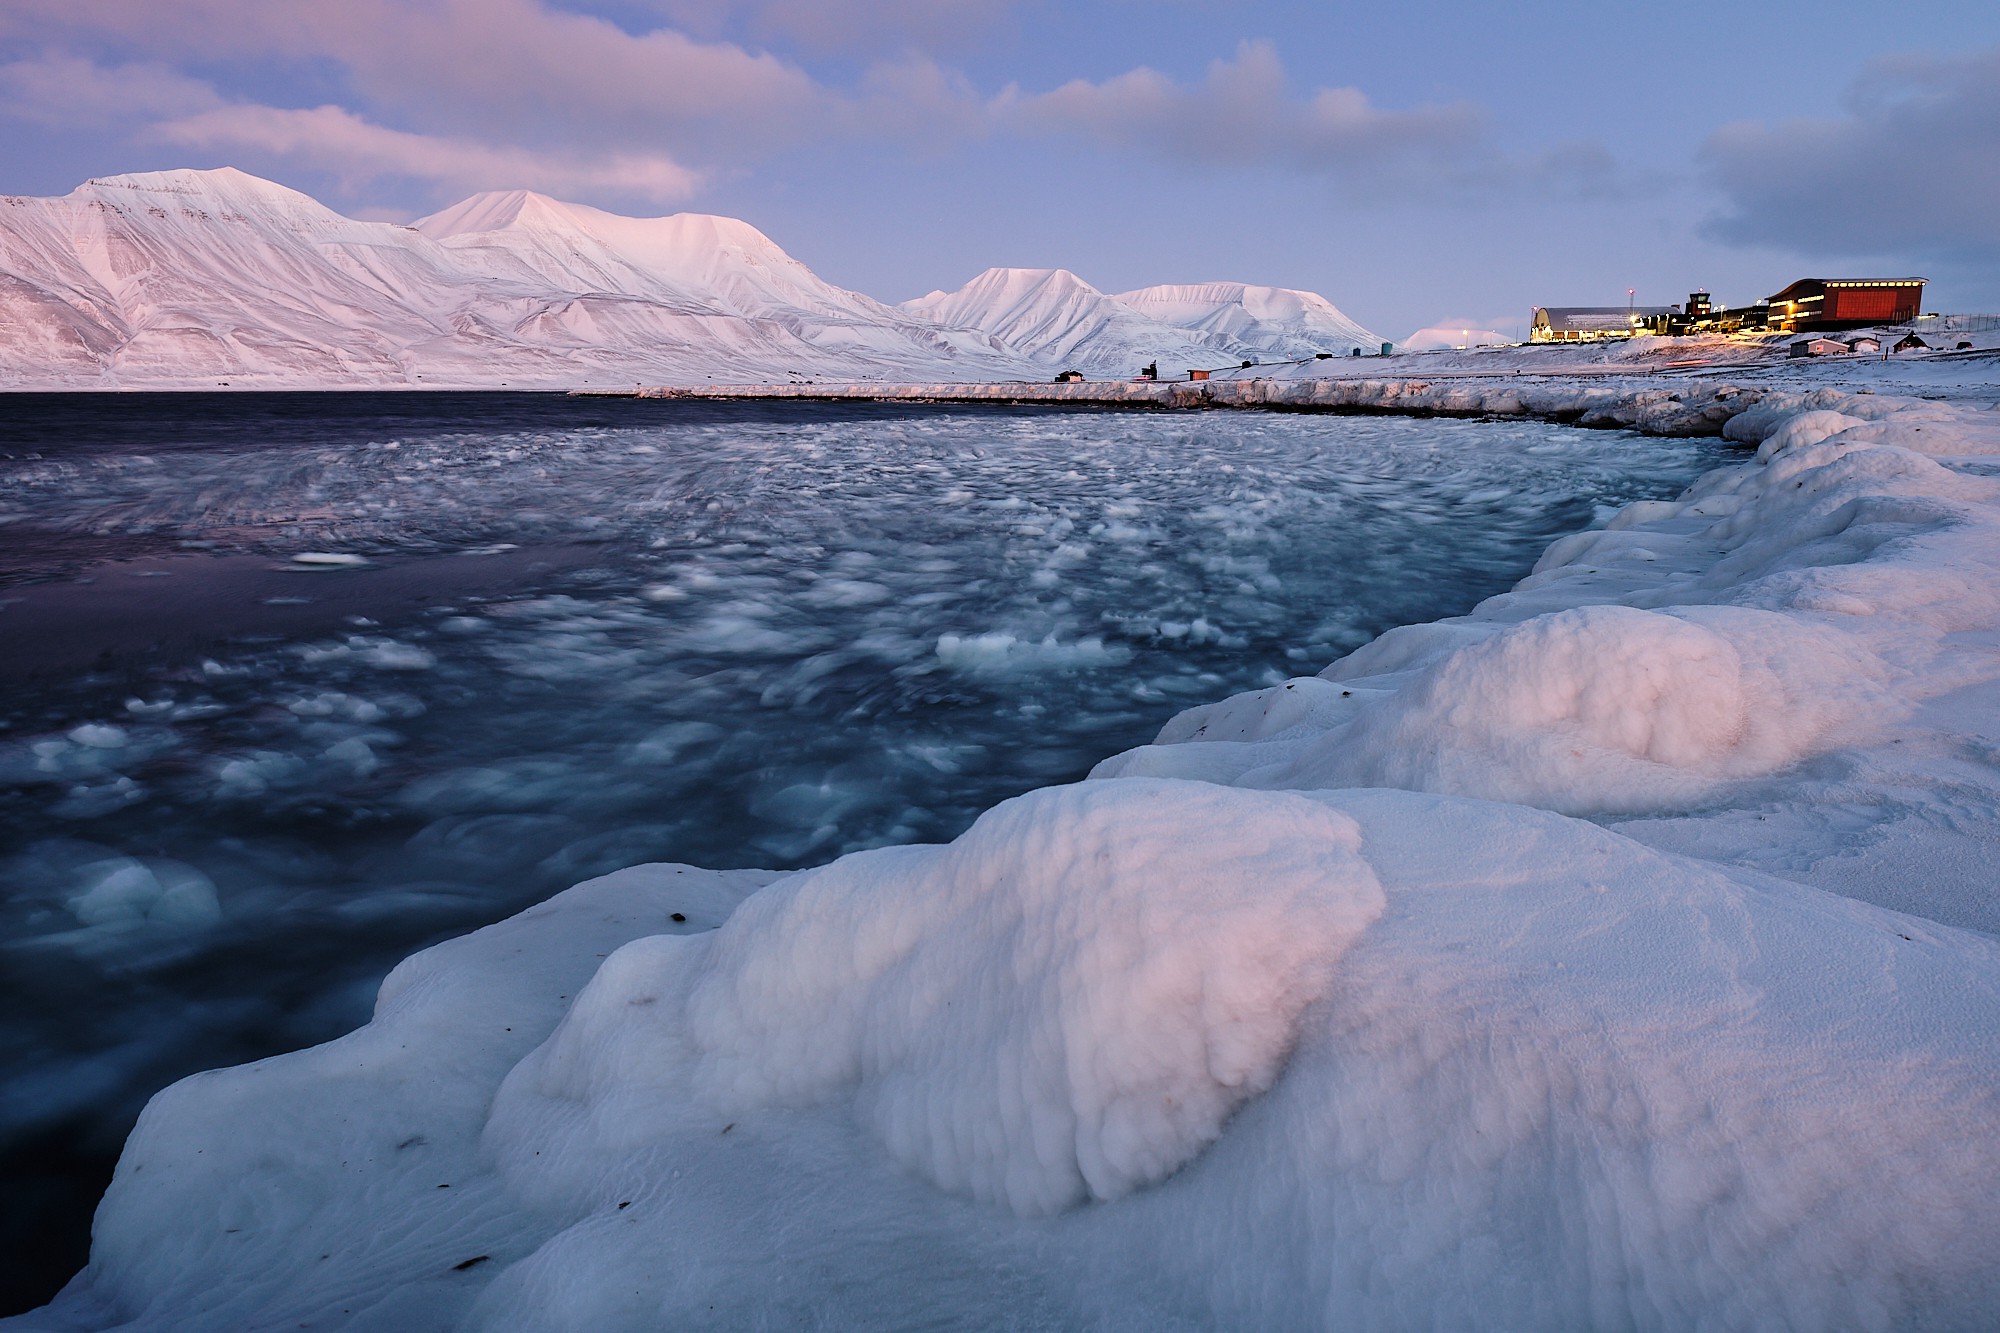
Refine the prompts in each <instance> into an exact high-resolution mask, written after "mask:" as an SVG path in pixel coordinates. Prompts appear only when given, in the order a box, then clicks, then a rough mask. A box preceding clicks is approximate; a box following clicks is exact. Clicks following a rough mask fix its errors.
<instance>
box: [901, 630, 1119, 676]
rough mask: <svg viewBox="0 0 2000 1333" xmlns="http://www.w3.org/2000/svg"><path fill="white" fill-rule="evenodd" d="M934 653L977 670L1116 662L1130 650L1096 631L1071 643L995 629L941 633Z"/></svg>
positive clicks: (1046, 668) (1059, 667)
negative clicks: (1107, 640) (1104, 638)
mask: <svg viewBox="0 0 2000 1333" xmlns="http://www.w3.org/2000/svg"><path fill="white" fill-rule="evenodd" d="M937 656H938V660H939V661H940V662H942V663H944V664H945V665H946V666H947V667H950V668H951V669H952V670H954V671H965V672H970V673H974V674H980V673H986V672H1012V671H1059V670H1064V669H1069V668H1078V667H1082V668H1091V667H1104V666H1117V665H1119V664H1121V663H1124V662H1127V661H1130V660H1131V657H1132V652H1131V650H1130V649H1129V648H1125V647H1122V646H1120V645H1117V644H1107V643H1105V642H1104V640H1103V639H1100V638H1098V637H1097V636H1096V635H1089V636H1087V637H1085V638H1082V639H1078V640H1077V641H1075V642H1074V643H1063V642H1061V641H1060V640H1058V639H1057V638H1056V636H1055V635H1053V634H1050V635H1047V636H1045V637H1044V638H1042V639H1041V640H1039V641H1037V640H1032V639H1019V638H1016V637H1015V636H1013V635H1012V634H1007V633H1004V632H1000V631H994V632H990V633H986V634H970V635H961V634H940V635H939V636H938V641H937Z"/></svg>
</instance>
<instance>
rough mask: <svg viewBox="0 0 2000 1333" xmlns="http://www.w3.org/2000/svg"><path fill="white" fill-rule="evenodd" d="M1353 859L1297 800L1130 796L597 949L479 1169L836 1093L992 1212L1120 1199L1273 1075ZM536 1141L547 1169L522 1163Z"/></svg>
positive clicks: (556, 1167) (1357, 868)
mask: <svg viewBox="0 0 2000 1333" xmlns="http://www.w3.org/2000/svg"><path fill="white" fill-rule="evenodd" d="M1357 841H1358V838H1357V835H1356V832H1355V829H1354V826H1353V823H1352V822H1351V821H1349V820H1347V819H1345V818H1343V817H1342V816H1340V815H1337V814H1335V813H1333V812H1331V811H1329V810H1327V809H1325V808H1324V807H1323V806H1318V805H1315V804H1313V803H1311V802H1308V801H1303V800H1298V799H1280V800H1277V801H1271V800H1257V799H1252V798H1250V797H1248V796H1247V795H1244V794H1239V793H1232V792H1227V791H1224V790H1222V789H1218V788H1206V787H1188V786H1185V785H1180V784H1159V783H1144V784H1137V785H1135V786H1133V787H1132V788H1130V789H1129V790H1128V789H1125V788H1123V787H1119V788H1097V789H1085V788H1067V789H1052V790H1049V791H1046V792H1040V793H1036V794H1034V795H1031V796H1028V797H1023V798H1021V799H1020V800H1016V801H1012V802H1009V803H1008V804H1006V805H1003V806H1001V807H1000V808H998V809H997V810H995V811H993V812H992V813H990V814H989V815H987V816H986V817H984V818H983V819H981V820H980V821H979V822H978V823H977V824H976V825H974V827H973V828H972V829H971V830H970V831H969V832H968V833H966V834H965V836H964V837H962V838H960V839H959V840H958V842H956V843H954V844H952V845H951V846H950V847H946V848H936V847H899V848H886V849H882V850H879V851H872V852H864V853H858V854H856V855H853V856H848V857H844V858H842V859H841V860H839V861H837V862H835V863H833V864H832V865H829V866H826V867H824V868H822V869H819V870H814V871H808V872H804V873H801V874H798V875H795V876H793V877H791V878H789V879H787V880H786V881H784V883H783V884H782V885H779V886H774V887H773V888H771V889H770V890H769V891H767V892H765V893H762V894H758V895H757V896H756V897H754V898H752V899H751V900H750V901H749V902H747V903H746V904H744V906H743V907H742V908H740V909H739V910H738V911H737V913H736V915H735V916H734V917H733V918H732V919H731V920H730V921H729V922H728V924H727V925H725V926H724V927H723V928H722V929H721V930H718V931H716V932H715V933H714V934H713V935H711V936H706V937H703V938H700V939H683V938H677V937H673V936H659V937H655V938H653V939H647V940H640V941H638V942H635V943H633V944H629V945H627V946H625V947H624V948H623V949H621V950H619V951H618V952H617V953H615V954H613V955H612V956H611V957H610V958H609V959H608V960H607V961H606V962H605V963H604V965H603V966H602V967H601V968H599V969H598V972H597V975H596V977H595V978H594V979H593V980H592V981H591V983H590V985H589V986H588V987H586V988H585V990H584V992H583V994H582V995H580V996H579V997H578V998H577V1000H576V1003H575V1004H574V1005H573V1006H572V1007H571V1009H570V1012H569V1015H568V1016H567V1017H566V1018H565V1019H564V1020H563V1022H562V1024H561V1025H560V1026H559V1027H558V1028H557V1029H556V1032H555V1035H554V1036H553V1037H551V1038H550V1040H549V1042H548V1043H547V1044H546V1045H545V1046H544V1047H543V1048H542V1049H541V1050H540V1051H538V1052H537V1053H536V1054H535V1055H534V1056H532V1057H530V1058H529V1059H528V1060H526V1061H524V1062H523V1063H522V1064H521V1066H520V1067H519V1068H517V1069H516V1070H515V1071H514V1074H513V1075H512V1076H511V1077H510V1078H509V1079H508V1081H507V1083H506V1085H505V1086H504V1087H503V1088H502V1089H501V1094H500V1097H499V1100H498V1101H497V1102H496V1103H495V1105H494V1110H493V1118H492V1122H491V1124H490V1126H489V1128H488V1131H487V1145H488V1148H489V1149H490V1150H491V1151H492V1153H493V1155H494V1156H495V1158H496V1160H497V1161H498V1162H499V1163H500V1166H501V1169H502V1172H503V1174H504V1175H505V1176H506V1177H507V1179H508V1180H509V1181H510V1183H512V1184H514V1185H516V1186H517V1187H519V1188H521V1189H523V1190H524V1191H525V1192H528V1193H530V1194H533V1195H535V1196H537V1197H540V1196H542V1195H545V1194H554V1195H557V1196H563V1195H565V1194H566V1193H567V1191H568V1190H569V1188H570V1186H572V1185H573V1184H574V1182H575V1179H576V1177H575V1167H576V1164H577V1162H576V1153H577V1152H578V1151H591V1152H592V1155H595V1156H598V1157H599V1158H601V1159H609V1160H611V1161H615V1160H616V1158H617V1157H618V1156H619V1155H620V1154H623V1153H628V1152H630V1151H632V1150H633V1149H634V1148H635V1147H636V1146H638V1145H641V1144H643V1143H645V1142H646V1141H648V1140H649V1139H650V1138H652V1137H653V1136H654V1135H665V1134H671V1133H672V1132H673V1131H674V1130H675V1129H677V1128H679V1127H680V1126H681V1125H682V1124H683V1123H684V1121H685V1117H686V1115H687V1114H689V1113H690V1112H689V1110H688V1108H689V1107H691V1106H692V1107H699V1108H701V1110H702V1111H703V1112H705V1113H709V1114H712V1115H713V1116H720V1117H724V1118H741V1117H746V1116H749V1115H752V1114H754V1113H755V1112H757V1111H758V1110H760V1109H764V1108H768V1107H786V1106H812V1105H818V1104H821V1103H827V1102H831V1101H836V1100H839V1101H846V1102H850V1103H851V1104H852V1106H853V1108H854V1114H855V1115H856V1117H857V1118H858V1119H859V1120H860V1121H861V1122H862V1123H865V1124H867V1125H869V1126H870V1127H871V1128H872V1129H873V1130H874V1132H875V1133H876V1134H877V1135H878V1136H879V1137H880V1139H881V1140H882V1142H883V1144H884V1145H885V1147H886V1148H887V1149H888V1152H889V1155H890V1156H891V1157H892V1158H893V1159H894V1160H895V1161H897V1162H898V1163H900V1164H901V1165H903V1166H904V1167H905V1168H907V1169H909V1170H911V1171H913V1172H915V1173H916V1174H918V1175H920V1176H922V1177H924V1178H925V1179H928V1180H930V1181H932V1182H933V1183H934V1184H936V1185H938V1186H939V1187H940V1188H942V1189H945V1190H949V1191H951V1192H952V1193H955V1194H964V1195H969V1196H971V1197H972V1198H975V1199H980V1200H982V1201H987V1202H994V1203H998V1204H1001V1205H1003V1206H1005V1207H1007V1208H1010V1209H1012V1210H1013V1211H1015V1212H1017V1213H1020V1214H1022V1215H1036V1214H1043V1213H1051V1212H1056V1211H1060V1210H1061V1209H1063V1208H1067V1207H1070V1206H1073V1205H1074V1204H1076V1203H1078V1202H1081V1201H1083V1200H1085V1199H1115V1198H1119V1197H1122V1196H1123V1195H1126V1194H1129V1193H1131V1192H1132V1191H1133V1190H1134V1189H1137V1188H1139V1187H1141V1186H1144V1185H1148V1184H1152V1183H1154V1182H1156V1181H1158V1180H1160V1179H1162V1178H1163V1177H1165V1176H1167V1175H1168V1174H1170V1173H1172V1172H1173V1171H1174V1170H1176V1169H1177V1168H1179V1167H1180V1166H1181V1165H1182V1164H1183V1163H1184V1162H1185V1161H1186V1160H1187V1159H1188V1158H1189V1157H1191V1156H1193V1155H1194V1153H1195V1152H1197V1151H1199V1150H1200V1149H1201V1148H1202V1147H1203V1146H1204V1145H1206V1144H1207V1143H1209V1142H1210V1141H1211V1140H1213V1139H1214V1138H1215V1136H1216V1135H1217V1134H1218V1133H1220V1131H1221V1126H1222V1122H1223V1120H1224V1119H1225V1118H1227V1116H1228V1115H1229V1114H1230V1112H1232V1111H1233V1110H1234V1109H1235V1108H1236V1107H1237V1106H1238V1105H1239V1104H1240V1103H1241V1102H1242V1101H1243V1100H1244V1099H1245V1098H1247V1097H1250V1096H1253V1095H1255V1094H1256V1093H1258V1092H1261V1091H1263V1090H1264V1089H1265V1088H1267V1087H1269V1086H1270V1084H1271V1081H1272V1080H1273V1079H1274V1078H1275V1077H1276V1074H1277V1070H1278V1067H1279V1065H1280V1063H1281V1061H1282V1060H1283V1058H1284V1055H1285V1054H1286V1052H1287V1051H1288V1050H1289V1049H1290V1047H1291V1044H1292V1039H1293V1028H1294V1024H1295V1022H1296V1019H1297V1017H1298V1014H1299V1011H1300V1010H1301V1009H1302V1008H1303V1007H1304V1006H1305V1005H1306V1004H1307V1003H1308V1002H1310V1001H1311V1000H1312V999H1314V998H1315V997H1316V996H1317V995H1318V994H1319V993H1320V992H1321V990H1323V989H1324V987H1325V985H1326V983H1327V980H1328V976H1329V973H1330V969H1331V967H1332V965H1333V963H1334V962H1335V961H1336V960H1337V959H1338V958H1339V957H1340V955H1341V953H1343V952H1344V951H1345V949H1346V947H1347V946H1348V944H1349V943H1351V942H1352V940H1353V939H1354V937H1355V936H1356V935H1358V934H1359V933H1360V931H1361V930H1362V928H1363V927H1364V926H1366V925H1367V923H1368V922H1369V921H1370V920H1371V919H1373V918H1374V916H1375V915H1377V914H1378V913H1379V912H1380V911H1381V906H1382V896H1381V889H1380V887H1379V886H1378V885H1377V884H1376V883H1375V879H1374V876H1373V875H1372V874H1371V873H1370V872H1369V871H1368V869H1367V866H1366V864H1365V863H1363V862H1362V861H1361V860H1360V859H1359V858H1358V857H1357V856H1356V855H1355V854H1354V853H1355V847H1356V843H1357ZM661 1108H670V1109H667V1110H665V1111H664V1113H663V1111H662V1109H661ZM558 1127H560V1128H558ZM551 1137H561V1138H565V1139H567V1140H568V1142H569V1143H570V1144H571V1151H570V1153H568V1154H565V1155H564V1156H563V1157H562V1158H561V1159H558V1160H551V1159H549V1158H547V1157H544V1156H540V1155H538V1153H539V1150H540V1148H541V1147H543V1146H544V1145H546V1144H547V1143H548V1142H549V1141H550V1139H551ZM585 1143H588V1144H590V1145H591V1149H590V1150H583V1149H579V1148H578V1146H577V1145H580V1144H585ZM590 1174H594V1173H590Z"/></svg>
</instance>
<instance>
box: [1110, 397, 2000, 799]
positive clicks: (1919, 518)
mask: <svg viewBox="0 0 2000 1333" xmlns="http://www.w3.org/2000/svg"><path fill="white" fill-rule="evenodd" d="M1858 402H1859V404H1860V405H1861V410H1868V411H1873V410H1876V408H1875V405H1874V404H1872V403H1869V402H1868V400H1866V399H1862V400H1858ZM1801 407H1803V408H1804V409H1805V410H1799V409H1800V408H1801ZM1738 419H1739V420H1740V419H1741V418H1738ZM1925 424H1928V425H1929V426H1930V428H1931V438H1932V439H1935V440H1936V441H1937V443H1938V444H1939V445H1940V446H1942V447H1943V448H1944V449H1945V450H1946V451H1950V450H1951V449H1952V448H1953V446H1954V443H1955V442H1957V441H1958V440H1959V438H1960V437H1958V436H1957V435H1955V434H1954V432H1952V431H1951V430H1949V429H1947V428H1945V427H1946V426H1947V424H1948V418H1946V417H1945V416H1943V415H1941V414H1939V413H1938V412H1936V411H1935V410H1934V409H1933V408H1932V407H1931V406H1930V405H1917V404H1908V405H1904V406H1902V407H1901V408H1900V409H1897V410H1892V411H1890V412H1888V413H1886V414H1883V415H1881V416H1878V417H1877V418H1876V419H1874V420H1865V419H1863V418H1861V417H1859V416H1856V415H1851V414H1845V413H1842V412H1836V411H1832V410H1828V409H1826V408H1824V407H1818V406H1807V405H1804V404H1797V403H1794V404H1793V411H1792V412H1791V413H1790V414H1769V415H1768V416H1767V418H1766V425H1765V427H1764V429H1765V430H1766V431H1767V432H1768V434H1767V436H1766V438H1765V440H1764V443H1763V447H1762V449H1761V450H1760V453H1759V461H1758V462H1756V463H1751V464H1747V465H1743V466H1738V467H1732V468H1722V469H1718V470H1716V471H1714V472H1711V473H1709V474H1708V475H1707V476H1705V477H1703V478H1702V479H1701V480H1700V481H1699V482H1697V483H1696V484H1695V486H1694V487H1692V488H1691V489H1690V490H1689V491H1688V493H1687V494H1686V495H1685V496H1683V497H1682V498H1681V499H1680V500H1679V501H1648V502H1644V503H1642V504H1640V505H1635V506H1633V507H1632V508H1631V509H1630V510H1628V511H1626V512H1625V513H1623V514H1621V515H1620V516H1619V517H1618V518H1616V519H1614V520H1613V521H1612V522H1611V523H1609V524H1608V525H1607V526H1606V527H1605V528H1603V529H1598V530H1593V531H1588V532H1582V533H1577V534H1574V535H1573V536H1570V537H1565V538H1563V539H1562V540H1560V541H1558V542H1556V543H1555V544H1554V545H1553V546H1551V547H1550V548H1549V551H1548V553H1547V554H1546V555H1544V556H1543V557H1542V560H1541V561H1540V562H1539V563H1538V564H1537V565H1536V567H1535V571H1534V573H1533V574H1532V575H1531V576H1530V577H1529V578H1528V579H1526V580H1524V581H1523V582H1522V583H1521V584H1520V585H1519V586H1518V587H1517V588H1515V589H1514V590H1513V591H1511V592H1508V593H1505V594H1502V595H1500V596H1498V597H1494V598H1490V599H1488V600H1487V601H1486V602H1484V603H1482V604H1481V605H1480V606H1479V607H1478V608H1476V609H1475V610H1474V611H1473V612H1472V613H1471V614H1470V615H1467V616H1463V617H1459V618H1457V619H1455V620H1448V621H1441V622H1438V623H1435V624H1429V625H1415V626H1407V627H1403V628H1399V629H1395V630H1391V631H1389V632H1388V633H1386V634H1384V635H1382V636H1381V637H1380V638H1379V639H1377V640H1375V641H1374V642H1373V643H1370V644H1368V645H1366V646H1364V647H1362V648H1360V649H1358V650H1357V651H1355V652H1354V653H1352V654H1350V655H1349V656H1347V657H1346V658H1343V659H1342V660H1340V661H1338V662H1336V663H1334V664H1333V665H1332V666H1330V667H1328V668H1327V669H1326V670H1325V671H1323V672H1321V673H1320V677H1319V678H1307V679H1301V680H1294V681H1290V682H1287V683H1286V684H1284V685H1280V686H1273V687H1271V688H1269V689H1265V690H1260V691H1254V692H1251V693H1248V694H1244V695H1239V696H1236V697H1235V698H1232V699H1226V700H1223V701H1220V702H1218V703H1212V704H1205V705H1202V706H1200V707H1197V708H1194V709H1191V710H1189V711H1187V712H1186V713H1183V714H1181V715H1180V716H1179V717H1177V718H1175V719H1174V720H1173V721H1171V722H1169V723H1168V724H1167V725H1166V726H1165V727H1164V728H1163V729H1162V731H1161V733H1160V736H1159V738H1158V740H1157V741H1156V742H1155V743H1154V744H1153V745H1151V746H1146V747H1141V748H1140V749H1138V750H1134V751H1129V752H1127V753H1126V754H1123V755H1119V756H1116V757H1114V758H1112V759H1109V760H1106V761H1105V762H1104V763H1103V764H1100V765H1099V766H1098V768H1097V770H1096V773H1095V776H1098V777H1124V776H1136V775H1151V776H1174V777H1184V778H1200V779H1203V780H1207V781H1214V782H1227V783H1238V784H1241V785H1244V786H1250V787H1264V788H1295V789H1303V790H1312V789H1317V788H1322V787H1338V786H1387V787H1401V788H1405V789H1409V790H1416V791H1434V792H1442V793H1451V794H1456V795H1465V796H1478V797H1484V798H1487V799H1492V800H1504V801H1514V802H1520V803H1523V804H1529V805H1536V806H1541V807H1543V808H1546V809H1551V810H1558V811H1562V812H1563V813H1566V814H1583V815H1603V814H1615V813H1627V814H1630V813H1637V812H1644V811H1660V810H1671V809H1686V808H1691V807H1696V806H1700V805H1702V804H1705V803H1708V802H1711V801H1715V800H1719V799H1722V798H1723V797H1724V795H1725V794H1726V793H1727V791H1728V790H1729V789H1730V788H1731V786H1732V784H1739V785H1740V784H1741V783H1743V782H1745V781H1747V780H1750V779H1759V778H1768V777H1770V776H1772V775H1775V774H1779V773H1781V772H1783V771H1785V770H1787V769H1789V768H1791V767H1793V766H1795V765H1797V764H1799V763H1800V762H1801V761H1803V760H1806V759H1809V758H1811V757H1812V756H1814V755H1817V754H1821V753H1824V752H1826V751H1828V750H1830V749H1832V748H1835V747H1837V746H1840V745H1844V744H1850V743H1856V742H1866V741H1867V740H1869V739H1870V738H1871V737H1879V736H1880V734H1881V733H1882V731H1883V729H1884V728H1885V727H1887V726H1889V725H1892V724H1893V723H1895V722H1896V721H1898V720H1900V719H1901V718H1902V717H1904V716H1906V715H1907V714H1908V713H1909V711H1910V709H1911V707H1912V706H1913V705H1914V704H1915V703H1916V702H1918V701H1920V700H1921V699H1923V698H1924V697H1926V696H1927V694H1928V693H1931V692H1935V691H1936V690H1938V689H1941V688H1943V687H1945V686H1946V685H1947V684H1950V683H1953V682H1956V681H1958V680H1959V679H1960V675H1959V673H1958V672H1957V670H1956V668H1954V669H1950V670H1941V669H1940V668H1939V666H1938V659H1939V657H1940V654H1941V653H1945V652H1946V651H1947V645H1946V644H1945V643H1944V636H1946V635H1948V634H1953V633H1960V632H1965V631H1969V630H1978V629H1984V630H1988V631H1991V630H1994V629H1996V628H2000V517H1996V513H1995V506H1996V504H2000V482H1996V481H1995V480H1993V479H1991V478H1988V477H1982V476H1977V475H1970V474H1967V473H1963V472H1957V471H1952V470H1950V469H1947V468H1945V467H1942V466H1940V465H1939V464H1938V463H1937V462H1936V461H1934V460H1933V459H1931V458H1929V457H1926V456H1924V455H1923V454H1919V453H1915V452H1912V451H1911V450H1910V449H1909V448H1907V447H1904V446H1903V445H1899V444H1884V443H1878V441H1881V440H1884V439H1895V440H1903V441H1915V440H1922V439H1923V435H1922V427H1923V426H1924V425H1925ZM1621 603H1622V604H1621Z"/></svg>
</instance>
